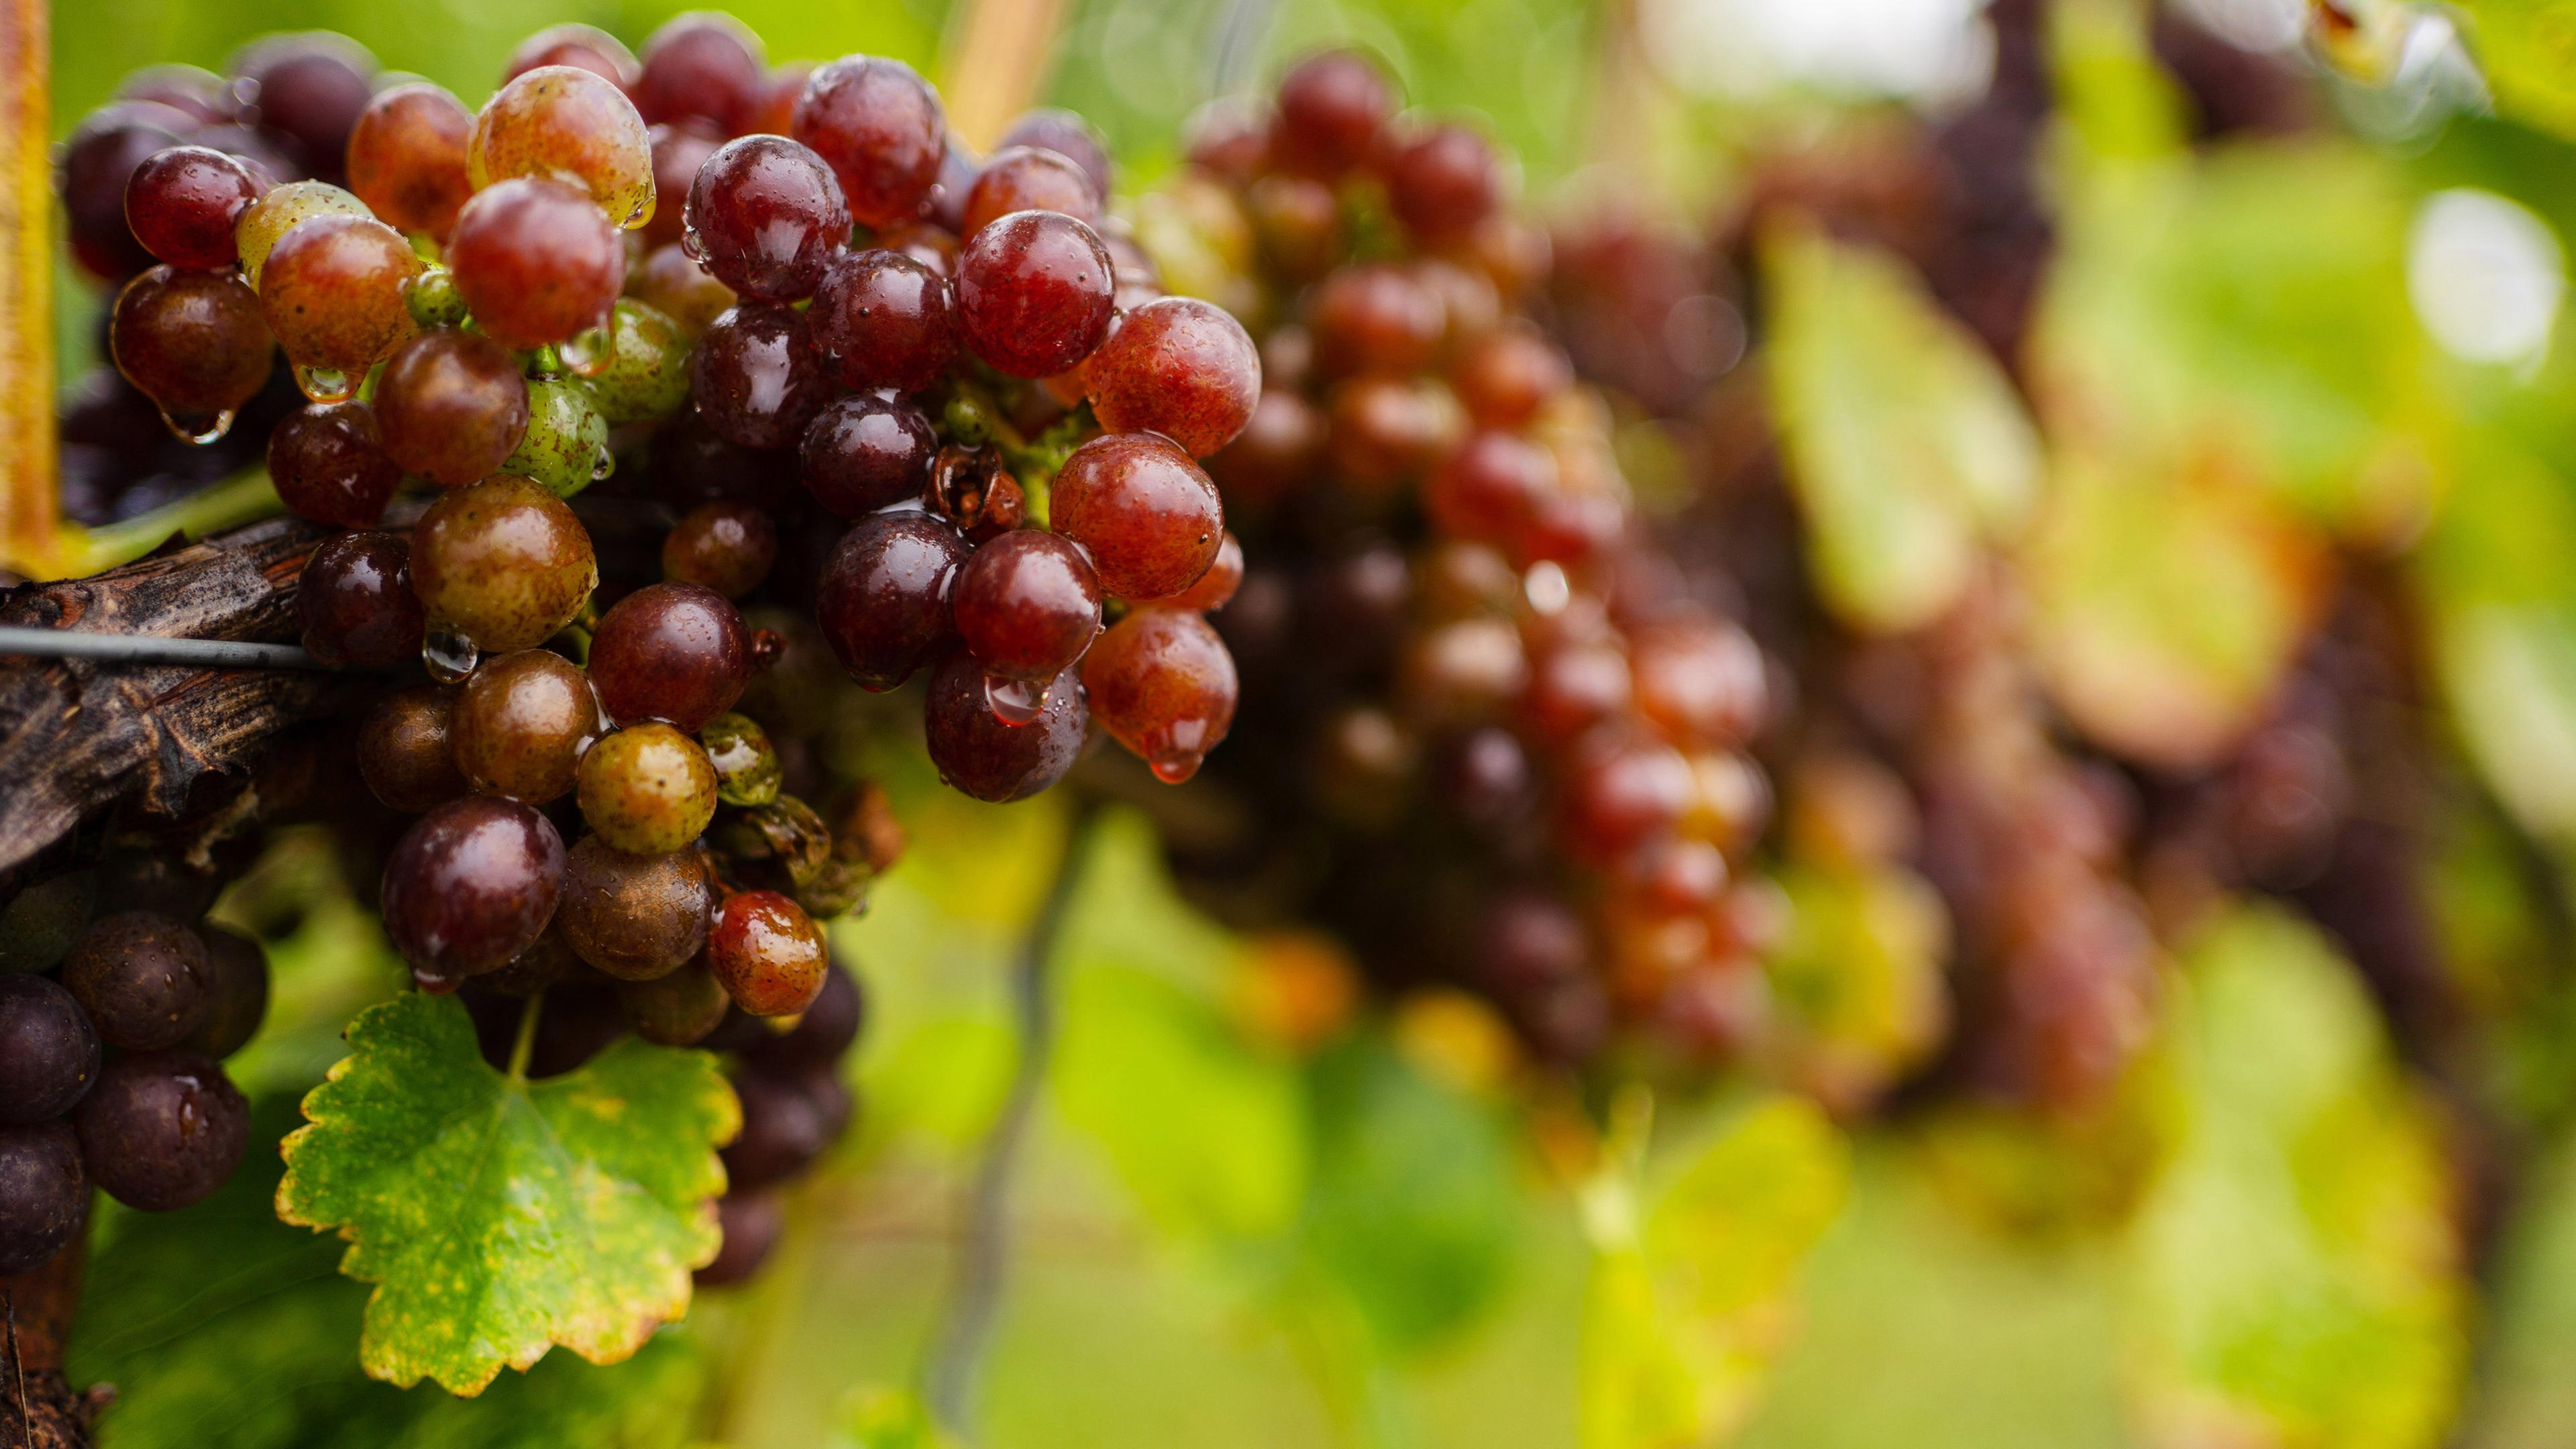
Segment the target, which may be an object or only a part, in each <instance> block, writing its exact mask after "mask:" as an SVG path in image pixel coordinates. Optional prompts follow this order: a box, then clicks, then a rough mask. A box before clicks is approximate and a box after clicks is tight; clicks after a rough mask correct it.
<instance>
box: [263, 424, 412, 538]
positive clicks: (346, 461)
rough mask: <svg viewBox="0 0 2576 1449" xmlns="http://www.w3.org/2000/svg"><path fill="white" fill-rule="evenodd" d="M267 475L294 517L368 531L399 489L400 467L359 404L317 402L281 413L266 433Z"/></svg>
mask: <svg viewBox="0 0 2576 1449" xmlns="http://www.w3.org/2000/svg"><path fill="white" fill-rule="evenodd" d="M268 477H269V481H270V482H272V483H274V484H276V485H277V496H278V499H279V501H281V502H283V503H284V504H285V505H286V506H287V508H288V509H290V510H292V511H293V512H294V513H295V514H297V515H298V516H299V517H303V518H309V519H311V520H313V521H314V522H315V523H321V524H327V525H329V526H331V527H333V528H373V527H375V526H376V521H377V520H378V519H380V518H382V517H384V512H385V504H386V503H387V502H388V501H390V500H391V499H392V498H393V496H394V490H395V489H396V488H398V487H400V486H402V469H401V467H400V466H398V465H397V464H395V462H394V461H393V460H392V459H391V458H388V457H386V456H385V452H384V449H383V448H382V447H380V446H378V444H377V442H376V415H375V410H374V409H373V408H370V407H368V406H367V405H366V404H365V403H362V402H345V403H322V404H316V405H315V406H312V407H308V408H305V409H304V410H302V411H301V412H293V413H289V414H287V415H286V417H285V418H284V419H283V420H282V421H280V422H279V423H278V425H277V427H276V428H275V430H273V431H272V432H270V433H269V435H268Z"/></svg>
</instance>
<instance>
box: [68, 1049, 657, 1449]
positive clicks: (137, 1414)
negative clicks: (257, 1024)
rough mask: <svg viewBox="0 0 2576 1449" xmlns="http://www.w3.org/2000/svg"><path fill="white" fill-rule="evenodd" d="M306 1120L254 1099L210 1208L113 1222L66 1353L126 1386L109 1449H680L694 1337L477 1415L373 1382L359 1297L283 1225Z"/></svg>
mask: <svg viewBox="0 0 2576 1449" xmlns="http://www.w3.org/2000/svg"><path fill="white" fill-rule="evenodd" d="M300 1120H301V1119H300V1118H299V1117H298V1115H297V1113H296V1110H295V1098H294V1097H292V1096H276V1097H269V1098H264V1099H262V1100H261V1101H260V1102H259V1103H258V1104H257V1105H256V1106H255V1107H254V1109H253V1113H252V1136H253V1138H254V1140H255V1141H256V1142H257V1143H259V1144H261V1145H260V1146H258V1147H255V1148H254V1149H253V1151H252V1152H251V1154H250V1157H249V1160H247V1161H246V1162H244V1163H243V1164H242V1167H241V1170H240V1171H238V1172H236V1173H235V1174H234V1175H233V1179H232V1181H231V1182H230V1183H228V1184H226V1185H225V1186H224V1188H223V1189H222V1190H221V1191H219V1192H217V1193H216V1194H215V1195H214V1196H213V1197H211V1198H208V1199H207V1200H206V1201H204V1202H202V1203H199V1204H197V1205H196V1206H195V1207H192V1208H187V1209H184V1210H182V1211H179V1212H175V1213H132V1212H125V1211H122V1210H118V1209H113V1208H108V1209H104V1210H103V1216H102V1220H101V1225H100V1232H99V1238H100V1240H101V1243H100V1246H99V1248H98V1249H97V1251H96V1253H95V1254H94V1256H93V1257H92V1259H91V1262H90V1268H89V1273H88V1277H87V1281H86V1283H85V1284H84V1296H83V1299H82V1303H81V1319H80V1332H78V1333H77V1334H75V1335H74V1336H73V1339H72V1364H71V1370H72V1373H73V1375H74V1378H75V1381H76V1382H80V1383H93V1382H99V1383H109V1384H113V1385H115V1386H116V1399H115V1401H114V1403H113V1404H111V1405H110V1406H109V1408H108V1411H107V1415H106V1418H105V1420H104V1421H103V1422H102V1424H101V1427H100V1432H101V1433H102V1434H103V1435H104V1436H105V1442H107V1443H110V1444H113V1445H115V1446H117V1449H203V1446H205V1445H209V1444H220V1445H222V1446H224V1449H305V1446H312V1449H323V1446H329V1445H346V1444H367V1445H373V1446H379V1449H445V1446H463V1445H473V1446H475V1449H520V1446H526V1449H538V1446H548V1449H554V1446H562V1445H567V1444H579V1445H584V1446H598V1449H679V1446H680V1445H681V1444H683V1443H684V1442H686V1440H687V1438H688V1432H689V1423H690V1418H691V1410H692V1408H693V1406H694V1404H695V1402H696V1400H697V1398H698V1395H699V1394H700V1392H701V1391H702V1389H703V1387H704V1367H705V1365H704V1362H703V1357H702V1354H701V1352H700V1349H699V1346H698V1344H697V1342H696V1340H695V1339H694V1338H692V1337H691V1336H690V1335H689V1334H687V1333H685V1332H680V1331H669V1332H665V1333H662V1334H658V1335H656V1336H655V1338H654V1340H653V1341H652V1342H651V1343H650V1344H648V1345H646V1346H645V1348H644V1350H643V1351H642V1352H641V1353H639V1354H637V1355H636V1356H635V1357H634V1358H633V1359H631V1360H629V1361H628V1362H626V1363H624V1364H620V1365H617V1366H615V1367H611V1368H602V1367H598V1366H594V1365H591V1364H585V1363H582V1362H580V1361H579V1360H577V1359H569V1358H565V1357H563V1356H560V1355H558V1356H556V1357H555V1358H553V1359H550V1360H549V1361H547V1362H545V1363H541V1364H539V1365H538V1366H537V1367H536V1368H535V1369H534V1370H533V1371H531V1372H530V1373H528V1374H525V1375H517V1374H513V1375H511V1376H509V1377H507V1378H504V1379H502V1380H501V1381H500V1382H498V1383H496V1384H494V1385H493V1386H492V1388H491V1390H490V1391H489V1392H487V1393H485V1394H484V1395H483V1396H482V1397H481V1398H478V1399H474V1400H472V1401H470V1402H468V1401H460V1400H456V1399H451V1398H449V1397H448V1396H447V1395H445V1394H442V1393H438V1392H436V1391H434V1390H430V1389H414V1390H412V1391H410V1392H405V1391H403V1390H400V1389H396V1388H393V1387H391V1386H390V1385H387V1384H383V1383H379V1382H377V1381H376V1380H374V1379H371V1378H369V1377H367V1375H366V1373H365V1371H364V1370H363V1369H361V1368H360V1366H359V1362H358V1325H359V1322H360V1319H361V1317H362V1316H363V1314H364V1312H365V1304H366V1297H367V1289H366V1287H365V1285H363V1284H360V1283H356V1282H353V1281H351V1280H350V1279H348V1278H344V1277H342V1276H340V1275H339V1274H338V1273H336V1272H334V1271H333V1267H332V1263H333V1259H335V1258H336V1257H338V1256H339V1245H338V1244H336V1243H335V1242H333V1241H332V1240H330V1239H328V1238H323V1237H317V1236H315V1235H313V1234H311V1233H307V1232H302V1231H299V1230H297V1229H295V1228H293V1227H290V1226H288V1225H286V1224H284V1223H281V1222H279V1221H278V1220H277V1214H276V1211H275V1208H274V1206H273V1203H274V1199H275V1197H276V1192H277V1182H278V1177H279V1174H280V1172H281V1170H282V1169H283V1167H284V1163H283V1162H281V1161H280V1159H279V1157H278V1155H277V1153H276V1152H274V1151H272V1150H268V1149H269V1148H270V1147H271V1146H273V1145H274V1144H275V1143H276V1142H277V1141H278V1139H279V1138H280V1137H281V1136H282V1135H283V1134H284V1133H285V1132H286V1131H287V1130H288V1129H289V1128H290V1127H292V1126H293V1125H295V1124H296V1123H297V1122H299V1121H300Z"/></svg>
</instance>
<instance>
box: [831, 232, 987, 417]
mask: <svg viewBox="0 0 2576 1449" xmlns="http://www.w3.org/2000/svg"><path fill="white" fill-rule="evenodd" d="M805 327H806V331H807V334H808V335H809V336H810V338H811V339H812V342H813V347H814V350H815V352H816V353H817V354H818V355H820V356H821V357H822V358H824V359H825V361H826V362H827V364H828V365H829V366H830V367H831V369H832V373H833V375H834V376H835V377H837V378H839V379H840V381H841V385H842V386H844V387H849V388H859V389H866V388H892V389H895V390H896V391H899V392H916V391H919V390H920V389H922V388H926V387H928V386H930V385H931V384H932V383H935V382H937V381H938V380H939V379H940V378H941V377H943V376H945V375H946V374H947V371H948V367H949V364H950V363H952V362H954V361H955V360H956V357H957V322H956V316H955V312H954V310H953V308H952V306H951V302H950V295H949V286H948V282H947V279H946V278H944V277H942V276H941V275H939V273H938V272H936V271H935V270H933V269H932V268H930V267H928V266H926V265H924V264H923V263H921V262H920V261H919V260H917V259H915V258H913V257H909V256H906V255H904V254H902V253H900V252H894V251H885V250H876V251H863V252H855V253H849V254H845V255H843V256H842V257H840V258H839V259H838V260H836V261H835V262H834V263H833V264H832V266H831V267H830V269H829V270H828V271H827V272H826V274H825V275H824V278H823V281H822V284H821V286H820V288H819V289H818V290H817V291H816V292H815V294H814V305H813V306H812V307H811V308H810V309H808V310H807V312H806V314H805Z"/></svg>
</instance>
